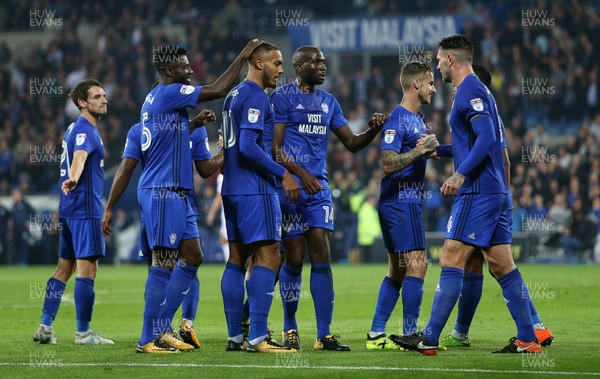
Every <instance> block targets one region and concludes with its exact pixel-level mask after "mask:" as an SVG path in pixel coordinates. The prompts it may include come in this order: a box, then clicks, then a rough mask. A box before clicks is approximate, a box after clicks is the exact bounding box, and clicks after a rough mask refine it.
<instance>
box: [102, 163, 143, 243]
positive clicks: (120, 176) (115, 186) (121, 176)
mask: <svg viewBox="0 0 600 379" xmlns="http://www.w3.org/2000/svg"><path fill="white" fill-rule="evenodd" d="M137 164H138V160H137V159H133V158H123V159H121V164H120V165H119V168H118V169H117V172H116V173H115V178H114V179H113V183H112V186H111V187H110V193H109V194H108V200H106V204H104V214H103V215H102V233H104V235H105V236H107V237H110V235H111V234H112V210H113V207H114V206H115V204H116V203H117V201H119V199H120V198H121V195H123V192H125V189H126V188H127V185H128V184H129V181H130V180H131V175H132V174H133V170H135V167H136V166H137Z"/></svg>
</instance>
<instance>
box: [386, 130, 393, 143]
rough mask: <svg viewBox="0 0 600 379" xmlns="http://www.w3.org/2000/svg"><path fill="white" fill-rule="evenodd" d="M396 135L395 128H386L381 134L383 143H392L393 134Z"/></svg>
mask: <svg viewBox="0 0 600 379" xmlns="http://www.w3.org/2000/svg"><path fill="white" fill-rule="evenodd" d="M395 135H396V131H395V130H386V131H385V134H384V136H383V140H384V141H385V143H392V142H393V141H394V136H395Z"/></svg>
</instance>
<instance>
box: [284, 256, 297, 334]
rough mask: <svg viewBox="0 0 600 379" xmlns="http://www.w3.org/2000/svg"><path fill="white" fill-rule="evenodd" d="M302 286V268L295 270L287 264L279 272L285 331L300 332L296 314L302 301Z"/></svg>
mask: <svg viewBox="0 0 600 379" xmlns="http://www.w3.org/2000/svg"><path fill="white" fill-rule="evenodd" d="M301 286H302V266H301V267H299V268H293V267H292V266H289V265H288V264H287V263H286V262H284V263H283V265H282V266H281V270H280V271H279V292H280V293H281V302H282V304H283V331H284V332H287V331H288V330H291V329H295V330H298V323H297V322H296V312H297V311H298V302H299V300H300V287H301Z"/></svg>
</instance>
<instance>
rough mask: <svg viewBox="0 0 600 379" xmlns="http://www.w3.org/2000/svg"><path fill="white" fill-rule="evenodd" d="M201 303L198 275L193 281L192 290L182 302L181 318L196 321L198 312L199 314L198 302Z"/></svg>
mask: <svg viewBox="0 0 600 379" xmlns="http://www.w3.org/2000/svg"><path fill="white" fill-rule="evenodd" d="M199 301H200V281H199V280H198V275H196V276H195V277H194V279H192V282H191V283H190V290H189V291H188V293H187V295H185V297H184V298H183V301H182V302H181V318H184V319H186V320H190V321H194V319H195V318H196V312H198V302H199Z"/></svg>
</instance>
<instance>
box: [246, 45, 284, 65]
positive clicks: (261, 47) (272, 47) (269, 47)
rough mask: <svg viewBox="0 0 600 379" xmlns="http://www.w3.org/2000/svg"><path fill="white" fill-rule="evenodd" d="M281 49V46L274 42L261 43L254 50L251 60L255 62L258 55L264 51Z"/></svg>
mask: <svg viewBox="0 0 600 379" xmlns="http://www.w3.org/2000/svg"><path fill="white" fill-rule="evenodd" d="M274 50H279V48H278V47H277V46H275V45H273V44H272V43H269V42H263V43H261V44H260V45H258V46H256V49H254V51H253V52H252V56H251V57H250V62H252V63H254V62H255V61H256V58H257V57H258V55H261V54H263V53H268V52H270V51H274Z"/></svg>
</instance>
